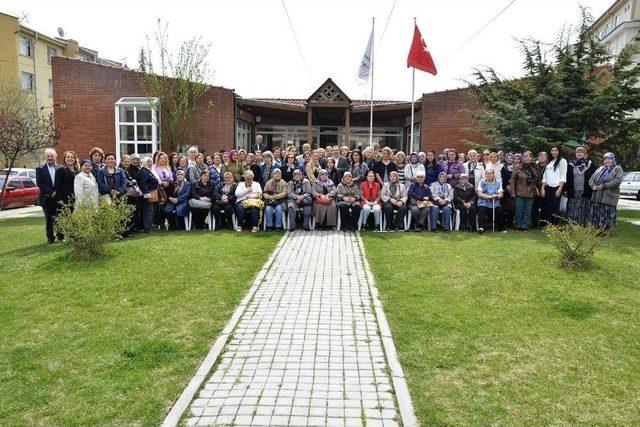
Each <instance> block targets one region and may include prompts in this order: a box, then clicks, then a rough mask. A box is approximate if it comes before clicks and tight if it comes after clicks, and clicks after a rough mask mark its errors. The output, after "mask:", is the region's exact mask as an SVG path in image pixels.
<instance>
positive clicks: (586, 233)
mask: <svg viewBox="0 0 640 427" xmlns="http://www.w3.org/2000/svg"><path fill="white" fill-rule="evenodd" d="M546 230H547V237H548V238H549V240H550V241H551V244H552V245H553V246H555V247H556V249H558V251H559V252H560V266H561V267H566V268H572V269H576V268H580V267H582V266H583V265H584V264H585V263H586V262H587V261H588V260H589V259H590V258H591V257H593V255H594V254H595V253H596V250H597V249H598V246H599V245H600V242H601V241H602V240H601V239H600V235H601V233H602V230H601V229H599V228H597V227H593V226H591V225H589V226H586V227H584V226H581V225H580V224H578V223H576V222H575V221H572V220H566V221H565V223H564V224H561V225H549V226H547V228H546Z"/></svg>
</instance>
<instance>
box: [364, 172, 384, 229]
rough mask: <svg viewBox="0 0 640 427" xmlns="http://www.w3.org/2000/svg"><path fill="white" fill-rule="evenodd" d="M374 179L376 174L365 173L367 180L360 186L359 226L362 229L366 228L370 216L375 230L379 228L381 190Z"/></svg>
mask: <svg viewBox="0 0 640 427" xmlns="http://www.w3.org/2000/svg"><path fill="white" fill-rule="evenodd" d="M376 178H377V177H376V173H375V172H374V171H372V170H371V171H369V172H368V173H367V180H366V181H365V182H363V183H362V184H360V191H362V199H361V200H360V206H362V211H361V212H360V226H361V227H362V228H365V227H366V225H367V220H368V219H369V215H370V214H373V219H374V220H375V226H376V229H379V228H380V223H381V222H382V206H380V193H381V191H380V189H381V188H380V184H379V183H378V182H377V181H376Z"/></svg>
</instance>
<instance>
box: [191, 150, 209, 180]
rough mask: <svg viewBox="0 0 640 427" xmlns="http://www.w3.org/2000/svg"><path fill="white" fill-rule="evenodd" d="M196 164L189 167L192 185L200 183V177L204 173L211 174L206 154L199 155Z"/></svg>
mask: <svg viewBox="0 0 640 427" xmlns="http://www.w3.org/2000/svg"><path fill="white" fill-rule="evenodd" d="M195 160H196V163H195V164H194V165H192V166H190V167H189V177H188V178H189V181H190V182H191V184H195V183H196V182H198V181H200V175H202V173H203V172H204V171H207V172H209V166H207V164H206V163H205V162H204V154H202V153H198V154H196V159H195Z"/></svg>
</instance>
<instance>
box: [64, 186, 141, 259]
mask: <svg viewBox="0 0 640 427" xmlns="http://www.w3.org/2000/svg"><path fill="white" fill-rule="evenodd" d="M134 210H135V207H134V206H131V205H129V204H127V201H126V198H124V197H122V198H118V197H117V198H115V200H114V202H113V203H105V202H104V201H103V200H102V199H100V205H99V207H98V209H97V210H96V209H94V208H93V206H92V205H79V206H76V207H74V206H73V202H71V203H69V204H67V205H63V206H62V207H61V209H60V212H59V213H58V219H57V221H56V225H55V227H56V232H57V233H62V234H63V235H64V242H65V244H66V245H69V246H70V247H71V249H72V255H73V257H74V258H76V259H89V258H94V257H97V256H104V255H106V245H107V243H109V242H110V241H112V240H115V239H118V238H119V237H120V235H121V234H122V233H124V232H125V231H126V230H127V225H128V223H129V221H130V219H131V215H132V214H133V211H134Z"/></svg>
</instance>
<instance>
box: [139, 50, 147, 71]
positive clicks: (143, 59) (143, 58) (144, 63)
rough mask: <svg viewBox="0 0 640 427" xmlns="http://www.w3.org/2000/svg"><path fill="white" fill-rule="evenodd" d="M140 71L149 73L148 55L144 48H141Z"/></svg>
mask: <svg viewBox="0 0 640 427" xmlns="http://www.w3.org/2000/svg"><path fill="white" fill-rule="evenodd" d="M138 69H139V70H140V71H143V72H147V55H146V54H145V52H144V48H143V47H141V48H140V54H139V55H138Z"/></svg>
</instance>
